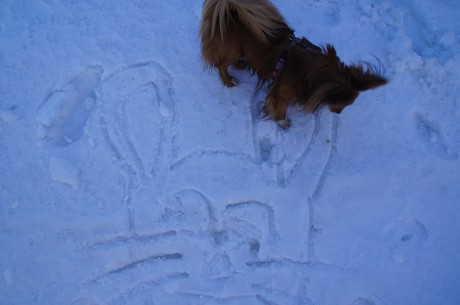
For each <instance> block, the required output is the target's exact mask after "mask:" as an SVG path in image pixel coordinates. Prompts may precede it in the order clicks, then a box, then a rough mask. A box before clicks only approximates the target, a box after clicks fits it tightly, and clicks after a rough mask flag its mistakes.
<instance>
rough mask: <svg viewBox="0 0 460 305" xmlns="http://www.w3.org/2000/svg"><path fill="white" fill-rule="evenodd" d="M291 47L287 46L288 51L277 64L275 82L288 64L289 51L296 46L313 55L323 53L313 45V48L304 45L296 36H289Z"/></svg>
mask: <svg viewBox="0 0 460 305" xmlns="http://www.w3.org/2000/svg"><path fill="white" fill-rule="evenodd" d="M289 40H290V42H289V45H288V46H287V48H286V50H284V52H283V54H281V56H280V59H279V60H278V63H277V64H276V67H275V70H273V73H272V77H271V79H272V80H275V79H276V78H277V77H278V74H279V73H280V71H281V69H282V68H283V66H284V64H285V63H286V60H287V57H288V53H289V49H290V48H292V47H294V46H301V47H302V48H303V49H304V50H307V51H309V52H312V53H318V52H321V49H320V48H319V47H317V46H315V45H313V44H312V46H313V47H311V46H309V45H306V44H305V43H303V41H302V39H301V38H298V37H295V36H294V35H291V36H289Z"/></svg>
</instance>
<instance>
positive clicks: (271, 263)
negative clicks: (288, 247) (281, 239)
mask: <svg viewBox="0 0 460 305" xmlns="http://www.w3.org/2000/svg"><path fill="white" fill-rule="evenodd" d="M246 265H247V266H248V267H253V268H265V267H283V266H286V265H290V266H293V267H296V268H299V267H301V268H306V269H326V270H333V271H347V270H349V269H348V268H346V267H343V266H339V265H333V264H327V263H324V262H319V261H310V260H308V261H295V260H292V259H289V258H281V259H266V260H256V261H248V262H246Z"/></svg>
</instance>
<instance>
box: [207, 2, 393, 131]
mask: <svg viewBox="0 0 460 305" xmlns="http://www.w3.org/2000/svg"><path fill="white" fill-rule="evenodd" d="M200 36H201V54H202V57H203V58H204V60H205V62H206V63H207V64H208V66H214V67H216V68H217V69H218V70H219V75H220V78H221V79H222V82H223V83H224V85H225V86H228V87H232V86H235V85H236V84H237V82H236V80H235V79H234V78H233V77H232V76H230V75H229V74H228V71H227V69H228V68H229V66H231V65H233V66H235V67H236V68H240V69H243V68H248V69H251V70H252V71H253V72H254V73H256V74H257V76H258V78H259V82H261V83H267V82H270V85H269V87H268V88H269V91H268V95H267V98H266V100H265V105H264V111H265V113H266V115H268V116H269V117H271V118H272V119H274V120H275V121H276V122H277V123H278V124H279V125H280V126H281V127H283V128H287V127H289V120H288V118H287V116H286V110H287V108H288V106H289V105H290V104H299V105H301V106H303V108H304V109H305V111H307V112H314V111H316V110H318V109H320V108H322V107H324V106H327V107H329V109H330V110H331V111H332V112H335V113H340V112H341V111H342V110H343V109H344V108H345V107H346V106H348V105H350V104H352V103H353V101H354V100H355V99H356V97H357V96H358V94H359V92H360V91H364V90H367V89H372V88H375V87H378V86H381V85H384V84H386V82H387V81H386V79H384V78H383V77H382V76H380V75H379V73H378V72H377V71H376V69H375V68H374V67H372V66H371V65H368V64H366V65H365V66H363V65H362V64H359V65H345V64H344V63H343V62H342V61H341V60H340V59H339V57H337V54H336V51H335V49H334V47H333V46H332V45H326V46H325V47H323V48H319V47H317V46H315V45H314V44H312V43H311V42H310V41H308V40H307V39H306V38H297V37H295V36H294V31H293V30H292V29H291V28H290V27H289V26H288V25H287V24H286V22H285V21H284V18H283V17H282V16H281V14H280V13H279V12H278V10H277V9H276V8H275V7H274V6H273V5H272V4H271V3H270V2H269V1H268V0H205V1H204V3H203V15H202V20H201V26H200Z"/></svg>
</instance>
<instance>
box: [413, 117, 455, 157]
mask: <svg viewBox="0 0 460 305" xmlns="http://www.w3.org/2000/svg"><path fill="white" fill-rule="evenodd" d="M416 122H417V131H418V135H419V138H420V140H421V141H422V142H423V143H424V144H425V147H426V149H427V150H428V151H429V152H430V153H432V154H434V155H436V156H438V157H439V158H441V159H444V160H456V159H457V152H456V151H455V150H454V149H452V148H450V147H449V146H448V145H447V144H446V143H445V142H444V140H443V137H442V134H441V133H440V131H439V130H438V129H437V128H436V127H435V126H434V124H433V123H432V122H429V121H428V120H427V119H426V118H424V117H423V116H422V115H421V114H416Z"/></svg>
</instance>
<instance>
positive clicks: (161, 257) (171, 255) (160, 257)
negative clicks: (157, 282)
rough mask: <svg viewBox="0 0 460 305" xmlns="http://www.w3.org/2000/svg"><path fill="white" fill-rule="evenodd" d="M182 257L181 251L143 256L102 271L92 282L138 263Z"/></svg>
mask: <svg viewBox="0 0 460 305" xmlns="http://www.w3.org/2000/svg"><path fill="white" fill-rule="evenodd" d="M182 258H183V255H182V253H168V254H160V255H153V256H149V257H146V258H143V259H139V260H136V261H133V262H130V263H128V264H126V265H123V266H120V267H118V268H115V269H112V270H109V271H107V272H104V273H102V274H100V275H98V276H96V277H95V278H94V279H93V282H94V281H97V280H99V279H101V278H104V277H107V276H110V275H114V274H119V273H122V272H125V271H128V270H131V269H134V268H136V267H137V266H140V265H144V264H151V263H157V262H160V261H168V260H180V259H182Z"/></svg>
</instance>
